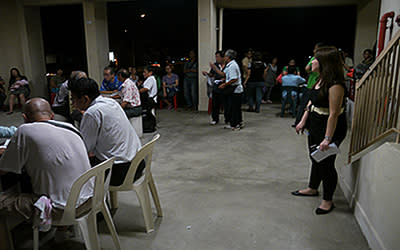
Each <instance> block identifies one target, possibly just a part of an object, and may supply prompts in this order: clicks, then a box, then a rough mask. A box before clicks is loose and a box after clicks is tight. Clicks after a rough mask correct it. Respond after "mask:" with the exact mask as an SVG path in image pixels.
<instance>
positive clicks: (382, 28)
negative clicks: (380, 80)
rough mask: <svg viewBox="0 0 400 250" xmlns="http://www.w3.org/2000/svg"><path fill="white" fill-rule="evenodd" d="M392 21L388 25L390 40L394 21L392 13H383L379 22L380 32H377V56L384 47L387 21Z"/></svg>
mask: <svg viewBox="0 0 400 250" xmlns="http://www.w3.org/2000/svg"><path fill="white" fill-rule="evenodd" d="M389 18H390V19H391V20H392V24H391V25H390V38H391V36H392V31H393V19H394V11H391V12H388V13H385V14H384V15H383V16H382V17H381V20H380V30H379V41H378V56H379V54H380V53H381V52H382V51H383V48H384V47H385V38H386V29H387V22H388V19H389Z"/></svg>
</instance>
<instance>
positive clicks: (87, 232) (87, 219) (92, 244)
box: [33, 158, 121, 250]
mask: <svg viewBox="0 0 400 250" xmlns="http://www.w3.org/2000/svg"><path fill="white" fill-rule="evenodd" d="M113 163H114V158H111V159H109V160H107V161H104V162H102V163H100V164H99V165H97V166H96V167H94V168H91V169H90V170H88V171H87V172H86V173H84V174H83V175H82V176H81V177H79V178H78V179H77V180H76V181H75V182H74V184H73V185H72V188H71V191H70V194H69V197H68V201H67V205H66V206H65V209H64V213H63V215H62V217H61V219H60V220H57V221H55V220H53V222H52V225H54V226H69V225H75V224H78V225H79V227H80V229H81V232H82V235H83V238H84V240H85V246H86V249H89V250H98V249H100V246H99V240H98V236H97V220H96V215H97V213H99V212H101V213H102V214H103V216H104V220H105V221H106V223H107V226H108V229H109V230H110V233H111V236H112V239H113V241H114V245H115V248H116V249H121V246H120V242H119V238H118V235H117V232H116V230H115V226H114V223H113V221H112V218H111V214H110V211H109V210H108V208H107V205H106V196H105V195H106V194H107V191H108V187H109V184H110V178H111V169H112V166H113ZM107 170H108V171H109V172H108V175H107V178H105V175H106V171H107ZM92 178H95V180H94V182H95V184H94V189H93V197H92V198H91V199H92V200H91V202H92V206H91V209H90V211H89V212H88V213H86V214H84V215H82V216H80V217H77V214H76V208H75V204H76V202H77V200H78V198H79V195H80V192H81V189H82V187H83V185H84V184H85V183H87V182H88V181H89V180H90V179H92ZM33 229H34V230H33V231H34V232H33V249H35V250H38V249H39V228H38V223H37V222H36V223H34V226H33Z"/></svg>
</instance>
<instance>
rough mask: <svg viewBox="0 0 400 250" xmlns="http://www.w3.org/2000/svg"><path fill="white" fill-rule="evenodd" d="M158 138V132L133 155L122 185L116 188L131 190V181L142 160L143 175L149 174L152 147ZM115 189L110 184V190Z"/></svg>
mask: <svg viewBox="0 0 400 250" xmlns="http://www.w3.org/2000/svg"><path fill="white" fill-rule="evenodd" d="M159 138H160V134H157V135H155V136H154V137H153V139H152V140H151V141H150V142H148V143H147V144H146V145H144V146H143V147H142V148H141V149H140V150H139V151H138V152H137V153H136V155H135V157H134V158H133V160H132V163H131V166H130V167H129V170H128V172H127V173H126V176H125V180H124V182H123V183H122V185H120V186H118V188H117V189H118V190H119V191H122V190H126V191H128V190H132V183H133V180H134V178H135V174H136V171H137V168H138V166H139V164H140V162H142V160H145V162H146V167H145V168H144V170H143V171H144V175H145V178H148V176H149V174H150V169H151V162H152V158H153V149H154V143H155V142H156V141H157V140H158V139H159ZM113 189H115V187H113V186H111V190H113Z"/></svg>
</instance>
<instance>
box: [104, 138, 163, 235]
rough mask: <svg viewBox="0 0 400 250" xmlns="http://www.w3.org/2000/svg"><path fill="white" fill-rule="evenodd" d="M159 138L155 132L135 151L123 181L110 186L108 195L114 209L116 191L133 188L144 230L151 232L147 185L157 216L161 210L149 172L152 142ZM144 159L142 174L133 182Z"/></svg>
mask: <svg viewBox="0 0 400 250" xmlns="http://www.w3.org/2000/svg"><path fill="white" fill-rule="evenodd" d="M158 138H160V135H159V134H157V135H155V136H154V137H153V139H152V140H151V141H150V142H149V143H147V144H146V145H144V146H143V147H142V148H141V149H140V150H139V152H137V153H136V155H135V157H134V158H133V160H132V163H131V166H130V167H129V170H128V172H127V174H126V177H125V180H124V182H123V183H122V184H121V185H120V186H110V197H111V208H112V209H116V208H117V207H118V197H117V192H118V191H132V190H134V191H135V192H136V194H137V197H138V199H139V202H140V206H141V207H142V212H143V216H144V223H145V225H146V232H147V233H151V232H153V231H154V221H153V214H152V210H151V203H150V196H149V191H148V189H147V187H149V188H150V192H151V194H152V196H153V200H154V204H155V206H156V209H157V215H158V217H162V216H163V215H162V210H161V204H160V200H159V198H158V193H157V189H156V185H155V183H154V178H153V175H152V174H151V161H152V157H153V149H154V143H155V142H156V141H157V140H158ZM142 160H145V162H146V167H145V168H144V170H143V176H142V177H140V178H139V179H138V180H136V181H135V182H133V180H134V177H135V174H136V171H137V168H138V166H139V164H140V162H142Z"/></svg>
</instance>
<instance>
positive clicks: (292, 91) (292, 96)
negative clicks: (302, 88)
mask: <svg viewBox="0 0 400 250" xmlns="http://www.w3.org/2000/svg"><path fill="white" fill-rule="evenodd" d="M288 103H290V104H291V105H292V116H293V117H296V104H297V88H296V87H282V109H281V116H283V115H284V114H285V107H286V104H288Z"/></svg>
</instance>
